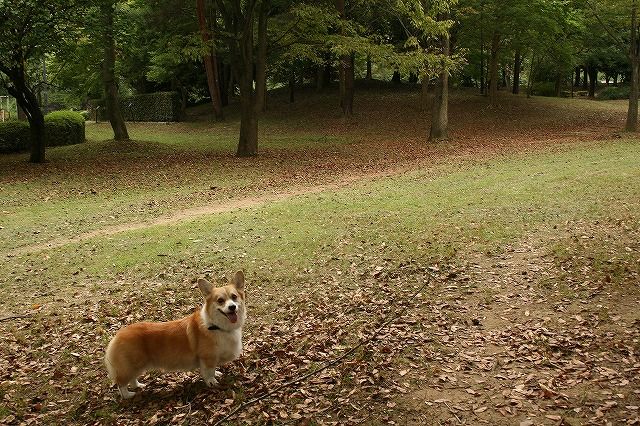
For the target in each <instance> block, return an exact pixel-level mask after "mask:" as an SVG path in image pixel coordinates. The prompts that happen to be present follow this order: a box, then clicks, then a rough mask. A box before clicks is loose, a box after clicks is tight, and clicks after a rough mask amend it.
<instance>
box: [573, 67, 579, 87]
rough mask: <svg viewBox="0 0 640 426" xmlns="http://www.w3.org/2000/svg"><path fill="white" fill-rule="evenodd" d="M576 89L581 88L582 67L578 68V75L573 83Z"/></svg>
mask: <svg viewBox="0 0 640 426" xmlns="http://www.w3.org/2000/svg"><path fill="white" fill-rule="evenodd" d="M573 86H574V87H580V67H576V75H575V79H574V81H573Z"/></svg>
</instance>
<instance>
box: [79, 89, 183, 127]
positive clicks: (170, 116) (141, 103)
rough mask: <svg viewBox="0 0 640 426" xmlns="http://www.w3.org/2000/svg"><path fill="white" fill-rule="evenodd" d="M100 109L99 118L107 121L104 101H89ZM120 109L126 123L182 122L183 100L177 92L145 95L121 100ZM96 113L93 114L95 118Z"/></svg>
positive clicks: (93, 106) (93, 107) (92, 105)
mask: <svg viewBox="0 0 640 426" xmlns="http://www.w3.org/2000/svg"><path fill="white" fill-rule="evenodd" d="M89 102H90V104H91V108H92V110H93V111H95V108H97V107H98V108H99V110H98V117H99V119H100V120H106V119H107V116H106V109H105V104H104V100H102V99H99V100H92V101H89ZM120 109H121V110H122V115H123V116H124V119H125V120H126V121H180V113H181V99H180V94H179V93H177V92H156V93H144V94H142V95H133V96H127V97H123V98H120ZM93 114H95V112H92V113H91V115H92V116H93Z"/></svg>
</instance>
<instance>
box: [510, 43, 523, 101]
mask: <svg viewBox="0 0 640 426" xmlns="http://www.w3.org/2000/svg"><path fill="white" fill-rule="evenodd" d="M521 66H522V57H521V55H520V50H516V54H515V57H514V59H513V91H512V92H513V94H514V95H517V94H519V93H520V72H521Z"/></svg>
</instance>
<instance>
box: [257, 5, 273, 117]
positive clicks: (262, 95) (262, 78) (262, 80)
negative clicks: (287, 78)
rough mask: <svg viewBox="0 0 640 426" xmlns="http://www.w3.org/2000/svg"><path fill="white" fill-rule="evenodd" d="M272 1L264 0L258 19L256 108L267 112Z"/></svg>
mask: <svg viewBox="0 0 640 426" xmlns="http://www.w3.org/2000/svg"><path fill="white" fill-rule="evenodd" d="M269 8H270V1H269V0H263V1H262V4H261V5H260V15H259V17H258V55H257V58H256V108H257V109H258V112H265V111H266V110H267V19H268V17H269Z"/></svg>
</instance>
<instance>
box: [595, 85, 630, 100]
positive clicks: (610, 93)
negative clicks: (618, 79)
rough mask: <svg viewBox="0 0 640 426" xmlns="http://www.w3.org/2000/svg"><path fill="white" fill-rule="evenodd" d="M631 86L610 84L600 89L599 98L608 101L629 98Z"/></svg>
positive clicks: (597, 96)
mask: <svg viewBox="0 0 640 426" xmlns="http://www.w3.org/2000/svg"><path fill="white" fill-rule="evenodd" d="M629 91H630V87H629V86H618V87H615V86H609V87H605V88H604V89H602V90H600V91H599V92H598V94H597V95H596V98H597V99H600V100H603V101H607V100H618V99H629Z"/></svg>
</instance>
